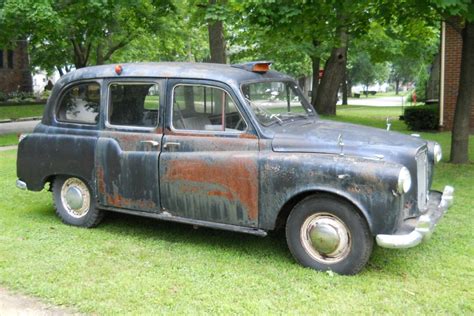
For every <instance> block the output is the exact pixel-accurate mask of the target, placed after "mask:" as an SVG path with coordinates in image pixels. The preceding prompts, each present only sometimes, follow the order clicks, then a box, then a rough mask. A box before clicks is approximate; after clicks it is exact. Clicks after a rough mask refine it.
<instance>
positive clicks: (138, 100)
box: [108, 83, 160, 127]
mask: <svg viewBox="0 0 474 316" xmlns="http://www.w3.org/2000/svg"><path fill="white" fill-rule="evenodd" d="M109 91H110V92H109V93H110V95H109V112H108V113H109V123H110V124H112V125H124V126H136V127H156V126H158V117H159V115H158V112H159V106H160V89H159V86H158V84H156V83H114V84H111V85H110V88H109Z"/></svg>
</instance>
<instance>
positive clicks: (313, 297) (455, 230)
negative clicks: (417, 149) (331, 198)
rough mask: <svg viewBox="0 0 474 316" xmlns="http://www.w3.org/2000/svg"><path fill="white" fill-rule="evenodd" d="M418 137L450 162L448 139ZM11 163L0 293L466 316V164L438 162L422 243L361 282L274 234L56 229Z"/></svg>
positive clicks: (268, 309) (380, 117) (469, 203)
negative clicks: (438, 203)
mask: <svg viewBox="0 0 474 316" xmlns="http://www.w3.org/2000/svg"><path fill="white" fill-rule="evenodd" d="M338 112H339V113H340V117H338V120H339V119H344V120H347V121H351V122H361V123H365V124H368V125H371V126H380V127H384V126H385V117H386V116H387V115H388V116H392V115H393V116H395V114H397V113H396V109H392V108H391V109H384V108H382V109H380V108H377V109H374V108H371V109H370V110H365V109H359V110H355V109H341V110H339V111H338ZM397 115H398V114H397ZM394 127H395V129H397V130H401V131H403V125H402V124H399V123H398V122H394ZM404 132H407V131H404ZM423 136H424V137H426V138H429V139H435V140H437V141H439V142H440V143H441V144H442V145H443V147H444V150H445V157H447V155H448V150H449V146H448V145H449V134H448V133H438V134H433V133H423ZM470 145H471V148H470V149H471V151H470V152H471V159H472V160H474V139H471V142H470ZM15 159H16V151H15V150H11V151H4V152H0V175H1V178H0V195H1V196H2V197H4V198H3V199H1V200H0V209H1V210H2V215H1V216H0V286H3V287H6V288H9V289H11V290H15V291H18V292H21V293H25V294H28V295H33V296H37V297H40V298H41V299H43V300H45V301H47V302H50V303H53V304H57V305H65V306H70V307H72V308H74V309H77V310H79V311H80V312H83V313H97V314H127V313H128V314H152V313H154V314H155V313H156V314H162V313H169V314H171V313H173V314H175V313H176V314H183V313H185V314H208V313H212V314H286V313H290V314H334V313H337V314H348V313H350V314H353V313H356V314H362V313H363V314H385V313H389V314H473V313H474V304H473V302H474V295H473V293H474V273H473V267H474V242H473V240H474V238H473V230H472V227H474V219H473V216H472V215H473V213H472V209H473V205H474V199H473V195H472V188H473V187H474V165H473V164H470V165H464V166H453V165H450V164H447V163H440V164H439V165H437V167H436V175H435V183H434V188H435V189H442V188H443V186H444V185H445V184H451V185H453V186H454V187H455V188H456V192H455V204H454V205H453V207H452V208H451V209H450V211H449V212H448V213H447V214H446V216H445V218H444V219H443V220H442V221H441V222H440V223H439V225H438V227H437V230H436V232H435V233H434V235H433V237H432V239H431V240H430V241H429V242H427V243H425V244H422V245H420V246H418V247H416V248H413V249H407V250H389V249H382V248H375V250H374V253H373V255H372V257H371V259H370V261H369V264H368V266H367V267H366V269H364V270H363V271H362V273H360V274H359V275H357V276H354V277H342V276H337V275H333V274H330V273H321V272H316V271H313V270H310V269H305V268H302V267H301V266H299V265H298V264H297V263H296V262H295V261H294V260H293V259H292V257H291V254H290V253H289V251H288V250H287V248H286V242H285V239H284V235H283V234H281V233H277V234H271V235H270V236H269V237H266V238H260V237H254V236H249V235H243V234H238V233H231V232H224V231H217V230H211V229H202V228H200V229H197V230H195V229H193V228H192V227H191V226H188V225H181V224H174V223H168V222H161V221H154V220H148V219H143V218H138V217H132V216H125V215H118V214H110V215H109V216H107V217H106V219H105V220H104V222H103V223H102V224H101V225H99V227H98V228H96V229H80V228H75V227H71V226H66V225H63V224H61V222H60V221H59V220H58V219H57V218H56V217H55V215H54V210H53V206H52V203H51V195H50V193H48V192H46V191H44V192H41V193H33V192H25V191H20V190H17V189H16V188H15V185H14V182H15V179H16V177H15Z"/></svg>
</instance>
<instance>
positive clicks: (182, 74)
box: [60, 62, 291, 85]
mask: <svg viewBox="0 0 474 316" xmlns="http://www.w3.org/2000/svg"><path fill="white" fill-rule="evenodd" d="M118 65H120V66H121V67H122V73H121V74H120V75H118V74H117V73H116V72H115V67H116V66H118ZM120 77H123V78H128V77H143V78H147V77H159V78H183V79H207V80H215V81H220V82H225V83H228V84H235V83H240V82H243V81H252V80H261V79H280V80H288V79H291V77H289V76H287V75H284V74H282V73H279V72H277V71H273V70H270V71H268V72H266V73H257V72H252V71H248V70H244V69H242V68H237V67H235V66H232V65H229V64H211V63H190V62H159V63H154V62H150V63H124V64H108V65H101V66H92V67H86V68H80V69H77V70H75V71H72V72H70V73H68V74H66V75H64V76H63V77H62V78H61V80H60V81H61V82H60V85H64V84H67V83H69V82H72V81H77V80H87V79H94V78H120Z"/></svg>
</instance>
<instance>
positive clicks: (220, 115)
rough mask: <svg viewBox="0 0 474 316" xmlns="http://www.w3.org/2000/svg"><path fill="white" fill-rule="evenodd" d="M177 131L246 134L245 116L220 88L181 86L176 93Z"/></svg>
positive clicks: (174, 123) (175, 117) (174, 97)
mask: <svg viewBox="0 0 474 316" xmlns="http://www.w3.org/2000/svg"><path fill="white" fill-rule="evenodd" d="M173 127H174V128H176V129H182V130H199V131H231V132H232V131H233V132H238V131H244V130H246V129H247V124H246V123H245V121H244V119H243V118H242V115H241V114H240V112H239V110H238V109H237V106H236V104H235V102H234V101H233V100H232V98H231V96H230V95H229V94H228V93H227V92H226V91H224V90H222V89H220V88H216V87H210V86H201V85H178V86H176V87H175V88H174V91H173Z"/></svg>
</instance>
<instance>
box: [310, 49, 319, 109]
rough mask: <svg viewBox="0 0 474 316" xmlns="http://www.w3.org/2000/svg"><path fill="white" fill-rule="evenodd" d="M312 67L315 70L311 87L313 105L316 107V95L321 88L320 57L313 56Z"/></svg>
mask: <svg viewBox="0 0 474 316" xmlns="http://www.w3.org/2000/svg"><path fill="white" fill-rule="evenodd" d="M311 65H312V68H313V80H312V81H313V84H312V85H311V105H312V106H313V107H315V106H316V95H317V93H318V87H319V67H320V66H321V58H319V56H311Z"/></svg>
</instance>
